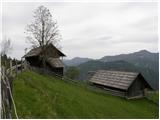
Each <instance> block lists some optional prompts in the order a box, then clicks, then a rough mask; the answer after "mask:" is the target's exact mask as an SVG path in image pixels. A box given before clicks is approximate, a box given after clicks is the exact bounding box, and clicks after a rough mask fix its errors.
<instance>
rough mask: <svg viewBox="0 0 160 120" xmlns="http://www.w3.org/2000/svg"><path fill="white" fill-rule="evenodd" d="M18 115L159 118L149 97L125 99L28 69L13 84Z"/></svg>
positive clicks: (155, 107)
mask: <svg viewBox="0 0 160 120" xmlns="http://www.w3.org/2000/svg"><path fill="white" fill-rule="evenodd" d="M13 95H14V99H15V102H16V107H17V113H18V115H19V118H158V107H157V106H156V105H155V104H153V103H152V102H150V101H149V100H147V99H145V98H142V99H135V100H126V99H124V98H120V97H115V96H111V95H107V94H104V93H102V92H98V91H96V92H95V91H92V90H89V89H87V88H86V87H83V86H81V85H80V86H77V85H74V84H70V83H68V82H65V81H62V80H60V79H58V78H55V77H51V76H47V75H40V74H37V73H35V72H31V71H25V72H23V73H21V74H19V75H18V76H17V78H16V79H15V80H14V84H13Z"/></svg>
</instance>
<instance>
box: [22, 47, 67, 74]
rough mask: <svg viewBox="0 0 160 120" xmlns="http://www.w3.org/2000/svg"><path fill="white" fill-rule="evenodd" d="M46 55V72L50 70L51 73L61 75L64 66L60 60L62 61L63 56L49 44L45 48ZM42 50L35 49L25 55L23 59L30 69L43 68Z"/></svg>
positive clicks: (39, 48)
mask: <svg viewBox="0 0 160 120" xmlns="http://www.w3.org/2000/svg"><path fill="white" fill-rule="evenodd" d="M45 53H46V55H47V56H46V60H45V63H46V68H45V69H47V70H51V71H52V72H54V73H56V74H59V75H63V69H64V64H63V62H62V60H61V59H60V58H62V59H63V57H64V56H65V54H63V53H62V52H61V51H60V50H58V49H57V48H56V47H55V46H54V45H53V44H49V45H48V46H46V47H45ZM41 54H42V49H41V47H36V48H33V49H31V50H30V51H29V52H28V53H26V54H25V55H24V56H23V58H25V60H26V61H27V63H28V64H29V65H30V66H32V67H37V68H43V64H42V55H41Z"/></svg>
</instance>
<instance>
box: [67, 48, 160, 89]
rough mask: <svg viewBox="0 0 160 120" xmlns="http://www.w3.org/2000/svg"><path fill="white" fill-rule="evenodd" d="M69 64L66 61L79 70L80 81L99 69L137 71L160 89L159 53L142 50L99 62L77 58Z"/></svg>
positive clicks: (108, 57) (102, 59) (105, 58)
mask: <svg viewBox="0 0 160 120" xmlns="http://www.w3.org/2000/svg"><path fill="white" fill-rule="evenodd" d="M67 62H68V63H69V64H68V63H67ZM67 62H66V61H65V64H66V65H67V66H77V67H78V68H79V70H80V76H79V79H83V80H84V79H87V73H88V71H94V70H98V69H107V70H108V69H109V70H122V71H135V72H141V73H142V74H143V75H144V77H145V78H146V79H147V81H148V82H149V83H150V84H151V85H152V87H153V88H155V89H158V88H159V86H158V85H159V53H151V52H149V51H147V50H141V51H138V52H134V53H129V54H120V55H115V56H104V57H102V58H101V59H98V60H94V59H90V58H79V57H76V58H74V59H72V60H68V61H67Z"/></svg>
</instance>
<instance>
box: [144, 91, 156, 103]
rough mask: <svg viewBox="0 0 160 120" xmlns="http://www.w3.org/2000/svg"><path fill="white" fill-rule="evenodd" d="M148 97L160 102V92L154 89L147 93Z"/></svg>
mask: <svg viewBox="0 0 160 120" xmlns="http://www.w3.org/2000/svg"><path fill="white" fill-rule="evenodd" d="M147 98H148V99H149V100H151V101H152V102H153V103H155V104H159V92H158V91H153V92H149V93H148V94H147Z"/></svg>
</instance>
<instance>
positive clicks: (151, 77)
mask: <svg viewBox="0 0 160 120" xmlns="http://www.w3.org/2000/svg"><path fill="white" fill-rule="evenodd" d="M78 68H79V71H80V75H79V79H81V80H86V79H87V74H88V71H96V70H100V69H103V70H120V71H131V72H140V73H142V75H143V76H144V77H145V79H146V80H147V81H148V82H149V84H150V85H151V86H152V88H154V89H156V90H157V89H158V81H159V78H158V74H156V73H155V72H154V71H153V70H151V69H149V68H148V69H146V68H145V67H144V68H143V67H138V66H135V65H134V64H132V63H129V62H126V61H123V60H120V61H113V62H101V61H96V60H92V61H88V62H86V63H83V64H80V65H79V66H78Z"/></svg>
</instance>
